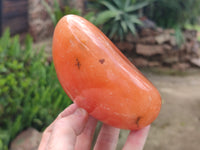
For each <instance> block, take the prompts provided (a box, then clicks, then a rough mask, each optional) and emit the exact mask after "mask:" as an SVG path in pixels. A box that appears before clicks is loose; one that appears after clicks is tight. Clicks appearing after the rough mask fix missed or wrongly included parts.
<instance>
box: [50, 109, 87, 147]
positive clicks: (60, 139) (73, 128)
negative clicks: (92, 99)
mask: <svg viewBox="0 0 200 150" xmlns="http://www.w3.org/2000/svg"><path fill="white" fill-rule="evenodd" d="M87 120H88V114H87V112H86V111H85V110H84V109H82V108H77V109H76V111H75V112H74V113H72V114H71V115H69V116H65V117H63V118H60V119H58V120H57V121H56V122H55V125H54V127H53V130H52V134H51V136H50V139H49V142H48V146H47V147H48V148H47V149H48V150H62V149H65V150H74V147H75V143H76V137H77V136H78V135H79V134H80V133H81V132H82V131H83V129H84V127H85V125H86V122H87Z"/></svg>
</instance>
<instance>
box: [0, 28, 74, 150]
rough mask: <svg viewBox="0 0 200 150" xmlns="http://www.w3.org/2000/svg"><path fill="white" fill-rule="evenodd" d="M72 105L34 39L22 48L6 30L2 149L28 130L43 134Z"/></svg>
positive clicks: (2, 41) (0, 42)
mask: <svg viewBox="0 0 200 150" xmlns="http://www.w3.org/2000/svg"><path fill="white" fill-rule="evenodd" d="M70 103H71V100H70V99H69V98H68V96H67V95H66V94H65V92H64V91H63V89H62V87H61V86H60V84H59V82H58V80H57V76H56V73H55V70H54V65H53V63H52V62H48V61H47V59H46V57H45V53H44V52H43V51H42V50H40V51H37V50H34V49H33V48H32V38H31V37H30V36H27V38H26V41H25V44H24V45H21V44H20V42H19V36H18V35H16V36H14V37H12V38H11V37H10V32H9V30H6V31H5V32H4V34H3V36H2V37H1V38H0V149H1V148H2V149H7V145H8V144H9V142H10V140H11V139H13V138H14V137H15V136H16V134H17V133H19V132H20V131H21V130H23V129H25V128H27V127H30V126H32V127H34V128H37V129H38V130H43V129H44V128H45V127H46V126H48V125H49V124H50V123H51V122H52V121H53V119H54V118H55V117H56V116H57V115H58V113H59V112H60V111H61V110H63V109H64V108H65V107H67V106H68V105H69V104H70Z"/></svg>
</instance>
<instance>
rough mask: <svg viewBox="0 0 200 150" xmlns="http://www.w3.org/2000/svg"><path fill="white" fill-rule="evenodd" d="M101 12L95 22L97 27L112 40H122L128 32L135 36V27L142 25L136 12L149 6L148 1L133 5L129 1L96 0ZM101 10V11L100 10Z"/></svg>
mask: <svg viewBox="0 0 200 150" xmlns="http://www.w3.org/2000/svg"><path fill="white" fill-rule="evenodd" d="M97 3H98V4H99V6H100V8H101V10H100V11H99V13H98V15H97V18H96V21H95V22H94V23H95V25H97V26H102V30H103V32H104V33H105V34H106V35H108V36H109V38H111V39H113V38H114V37H116V36H117V37H120V40H123V39H124V37H125V35H126V34H127V33H128V32H131V33H132V34H136V33H137V31H136V25H142V22H141V21H140V19H139V15H138V14H139V12H138V10H140V9H142V8H143V7H145V6H147V5H148V4H149V1H143V2H139V3H136V2H135V3H133V2H132V1H131V0H108V1H106V0H98V1H97ZM102 9H103V10H102Z"/></svg>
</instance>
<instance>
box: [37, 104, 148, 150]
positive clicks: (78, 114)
mask: <svg viewBox="0 0 200 150" xmlns="http://www.w3.org/2000/svg"><path fill="white" fill-rule="evenodd" d="M96 125H97V120H96V119H94V118H92V117H91V116H88V114H87V112H86V111H85V110H84V109H82V108H78V106H77V105H76V104H72V105H70V106H69V107H68V108H66V109H65V110H64V111H63V112H62V113H60V114H59V115H58V117H57V118H56V120H55V121H54V122H53V123H52V124H51V125H50V126H49V127H47V129H46V130H45V131H44V133H43V136H42V140H41V142H40V146H39V150H90V149H91V144H92V139H93V134H94V131H95V128H96ZM149 127H150V126H147V127H145V128H143V129H140V130H137V131H131V132H130V134H129V136H128V138H127V141H126V143H125V145H124V147H123V150H142V149H143V146H144V143H145V140H146V137H147V135H148V131H149ZM119 131H120V129H117V128H114V127H111V126H108V125H106V124H103V125H102V128H101V130H100V133H99V135H98V138H97V141H96V144H95V146H94V150H115V149H116V146H117V141H118V136H119Z"/></svg>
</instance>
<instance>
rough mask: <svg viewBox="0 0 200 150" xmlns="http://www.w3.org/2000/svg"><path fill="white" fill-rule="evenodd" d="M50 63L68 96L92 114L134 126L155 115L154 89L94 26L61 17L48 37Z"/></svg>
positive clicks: (116, 124)
mask: <svg viewBox="0 0 200 150" xmlns="http://www.w3.org/2000/svg"><path fill="white" fill-rule="evenodd" d="M53 61H54V65H55V68H56V73H57V76H58V79H59V81H60V83H61V85H62V87H63V89H64V90H65V92H66V93H67V95H68V96H69V97H70V98H71V99H72V100H73V102H74V103H76V104H77V105H78V106H79V107H82V108H84V109H85V110H86V111H87V112H88V113H89V114H90V115H91V116H93V117H94V118H96V119H98V120H100V121H102V122H104V123H106V124H108V125H111V126H114V127H117V128H123V129H130V130H136V129H140V128H143V127H145V126H147V125H149V124H150V123H152V122H153V121H154V120H155V119H156V117H157V116H158V114H159V111H160V108H161V97H160V95H159V92H158V91H157V89H156V88H155V87H154V86H153V85H152V83H151V82H149V81H148V80H147V79H146V78H145V77H144V76H143V75H142V74H141V73H140V71H138V69H137V68H136V67H135V66H134V65H133V64H132V63H131V62H129V60H128V59H127V58H126V57H125V56H124V55H123V54H122V53H121V52H120V51H119V50H118V48H117V47H116V46H115V45H114V44H113V43H112V42H111V41H110V40H109V39H108V38H107V37H106V36H105V35H104V34H103V33H102V32H101V31H100V30H99V29H98V28H97V27H95V26H94V25H93V24H91V23H90V22H89V21H87V20H85V19H84V18H82V17H79V16H76V15H67V16H64V17H63V18H62V19H61V20H60V21H59V22H58V24H57V26H56V28H55V31H54V36H53Z"/></svg>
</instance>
